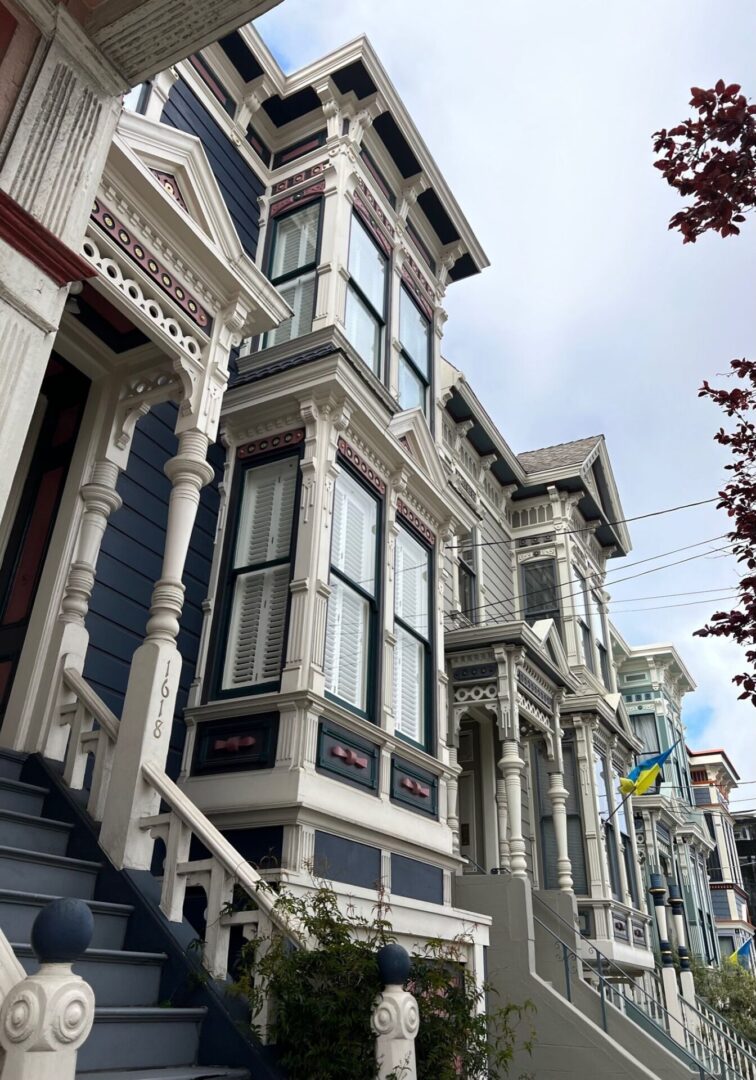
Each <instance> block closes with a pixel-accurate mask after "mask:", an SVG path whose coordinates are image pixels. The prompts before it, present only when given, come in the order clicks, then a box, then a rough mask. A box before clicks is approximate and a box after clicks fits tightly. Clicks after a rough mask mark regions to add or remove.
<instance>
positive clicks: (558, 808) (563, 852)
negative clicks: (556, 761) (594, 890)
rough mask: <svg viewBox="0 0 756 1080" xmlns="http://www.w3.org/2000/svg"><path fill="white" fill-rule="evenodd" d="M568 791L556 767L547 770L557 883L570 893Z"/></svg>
mask: <svg viewBox="0 0 756 1080" xmlns="http://www.w3.org/2000/svg"><path fill="white" fill-rule="evenodd" d="M569 794H570V793H569V791H568V790H567V788H566V787H565V786H564V776H563V774H562V771H561V770H560V769H559V768H558V766H556V767H555V768H553V769H549V801H550V803H551V819H552V821H553V822H554V838H555V840H556V849H557V881H558V883H559V888H560V889H561V891H562V892H572V862H571V861H570V853H569V849H568V846H567V799H568V798H569Z"/></svg>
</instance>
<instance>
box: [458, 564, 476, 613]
mask: <svg viewBox="0 0 756 1080" xmlns="http://www.w3.org/2000/svg"><path fill="white" fill-rule="evenodd" d="M459 606H460V608H461V610H462V614H463V615H467V617H468V619H469V620H470V621H471V622H475V621H476V618H475V616H476V614H477V613H476V611H475V606H476V605H475V574H474V573H473V572H472V570H471V569H470V568H469V566H465V564H464V563H460V564H459Z"/></svg>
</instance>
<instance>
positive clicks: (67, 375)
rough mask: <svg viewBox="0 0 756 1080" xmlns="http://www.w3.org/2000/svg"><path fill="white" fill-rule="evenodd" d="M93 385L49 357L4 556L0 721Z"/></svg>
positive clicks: (0, 569) (1, 566)
mask: <svg viewBox="0 0 756 1080" xmlns="http://www.w3.org/2000/svg"><path fill="white" fill-rule="evenodd" d="M88 390H89V380H88V379H87V378H86V377H85V376H84V375H82V374H81V372H79V371H77V370H76V369H75V368H74V367H72V366H71V365H70V364H69V363H67V362H66V361H65V360H63V359H62V357H59V356H56V355H55V353H53V355H52V356H51V357H50V361H49V363H48V365H47V371H46V372H45V378H44V380H43V382H42V388H41V390H40V400H39V403H38V409H37V412H36V414H35V418H36V420H37V426H38V434H37V437H36V442H35V445H34V449H33V452H32V454H31V459H30V460H28V461H27V464H26V477H25V479H24V480H23V483H22V484H19V485H18V486H17V487H16V491H15V495H16V497H15V498H13V499H12V505H13V504H14V505H15V510H14V511H12V512H13V515H14V516H13V519H12V521H11V522H10V523H9V526H8V528H7V530H4V534H5V537H6V539H5V543H4V546H3V550H2V551H0V559H2V562H0V722H1V721H2V717H3V716H4V715H5V709H6V706H7V704H8V698H9V696H10V692H11V688H12V686H13V680H14V678H15V675H16V669H17V667H18V661H19V658H20V656H21V650H22V648H23V645H24V639H25V637H26V631H27V629H28V626H29V619H30V618H31V612H32V607H33V605H34V598H35V596H36V594H37V588H38V586H39V579H40V577H41V575H42V567H43V566H44V562H45V557H46V555H47V550H48V547H49V546H50V538H51V536H52V531H53V527H54V525H55V518H56V515H57V512H58V506H59V504H60V499H61V495H62V494H63V486H64V484H65V482H66V476H67V475H68V467H69V465H70V463H71V455H72V454H73V449H74V446H75V444H76V438H77V436H78V434H79V427H80V426H81V417H82V413H83V412H84V406H85V404H86V400H87V393H88Z"/></svg>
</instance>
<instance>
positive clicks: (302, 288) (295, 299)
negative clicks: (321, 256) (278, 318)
mask: <svg viewBox="0 0 756 1080" xmlns="http://www.w3.org/2000/svg"><path fill="white" fill-rule="evenodd" d="M316 285H317V278H316V277H315V274H314V273H311V274H305V275H304V276H303V277H300V278H296V279H295V280H294V281H288V282H286V284H285V285H279V286H278V291H279V292H280V293H281V296H282V297H283V298H284V300H285V301H286V303H287V304H288V305H289V307H290V308H291V309H292V310H293V312H294V314H293V315H292V317H291V318H290V319H287V320H286V322H282V323H281V325H280V326H277V327H276V329H275V330H271V331H270V333H269V334H268V335H267V336H266V339H265V347H266V348H271V347H272V346H273V345H280V344H282V343H283V342H285V341H291V340H292V339H293V338H298V337H301V336H302V334H309V333H310V331H311V330H312V317H313V313H314V311H315V287H316Z"/></svg>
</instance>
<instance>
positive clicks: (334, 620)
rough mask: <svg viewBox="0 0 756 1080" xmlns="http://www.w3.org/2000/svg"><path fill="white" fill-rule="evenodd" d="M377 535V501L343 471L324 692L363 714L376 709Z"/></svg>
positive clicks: (337, 494) (336, 501) (336, 508)
mask: <svg viewBox="0 0 756 1080" xmlns="http://www.w3.org/2000/svg"><path fill="white" fill-rule="evenodd" d="M378 539H379V502H378V499H377V498H376V497H375V496H374V495H372V493H371V492H369V491H368V490H367V489H366V488H365V487H364V486H363V484H361V483H360V481H359V480H357V479H356V478H355V477H353V476H352V475H351V474H350V473H349V472H348V471H347V470H346V469H343V470H342V472H341V473H340V474H339V476H338V477H337V479H336V484H335V487H334V497H333V518H332V530H331V572H330V579H329V585H330V588H331V595H330V597H329V599H328V614H327V618H326V642H325V678H326V692H327V693H328V694H330V695H331V696H332V697H334V698H336V699H338V700H339V701H341V702H343V703H344V704H346V705H348V706H350V707H351V708H353V709H356V710H357V711H358V712H360V713H362V714H363V715H365V716H367V715H368V714H369V713H372V711H373V710H372V702H371V700H370V690H371V689H372V686H371V684H372V682H373V669H374V657H375V652H376V649H375V633H376V622H377V610H378V602H377V601H378Z"/></svg>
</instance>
